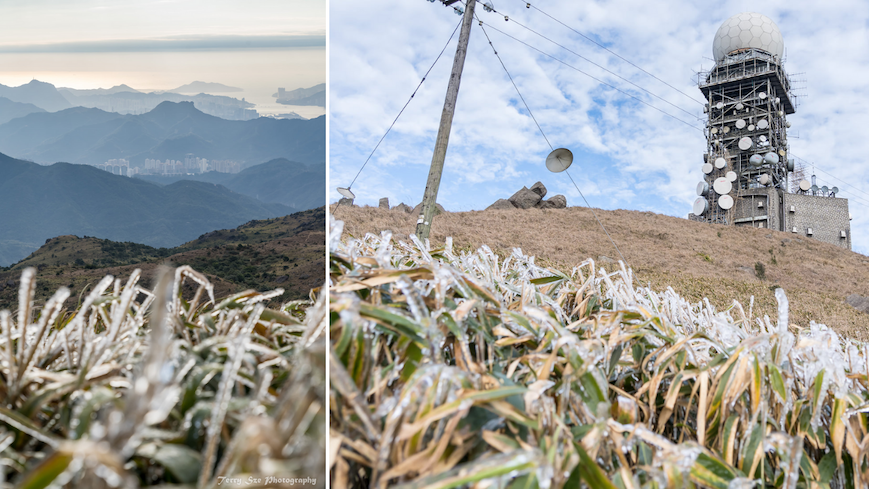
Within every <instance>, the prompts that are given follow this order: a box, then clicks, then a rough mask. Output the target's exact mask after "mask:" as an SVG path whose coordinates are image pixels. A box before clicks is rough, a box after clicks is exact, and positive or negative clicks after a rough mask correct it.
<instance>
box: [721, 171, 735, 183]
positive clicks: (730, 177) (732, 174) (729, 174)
mask: <svg viewBox="0 0 869 489" xmlns="http://www.w3.org/2000/svg"><path fill="white" fill-rule="evenodd" d="M724 178H726V179H728V180H730V181H731V182H735V181H736V178H737V176H736V172H735V171H729V172H727V173H725V174H724Z"/></svg>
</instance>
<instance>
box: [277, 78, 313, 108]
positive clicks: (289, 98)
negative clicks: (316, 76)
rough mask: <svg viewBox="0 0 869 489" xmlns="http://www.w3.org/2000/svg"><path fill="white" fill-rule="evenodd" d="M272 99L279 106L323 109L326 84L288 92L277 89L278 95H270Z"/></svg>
mask: <svg viewBox="0 0 869 489" xmlns="http://www.w3.org/2000/svg"><path fill="white" fill-rule="evenodd" d="M272 97H275V98H276V99H277V102H278V103H279V104H284V105H316V106H318V107H325V106H326V84H325V83H321V84H319V85H314V86H313V87H310V88H297V89H295V90H290V91H289V92H288V91H286V89H284V88H278V93H275V94H272Z"/></svg>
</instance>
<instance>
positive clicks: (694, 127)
mask: <svg viewBox="0 0 869 489" xmlns="http://www.w3.org/2000/svg"><path fill="white" fill-rule="evenodd" d="M480 22H482V21H480ZM489 28H490V29H492V30H493V31H496V32H499V33H501V34H502V35H504V36H507V37H509V38H510V39H513V40H514V41H516V42H518V43H521V44H524V45H525V46H526V47H528V48H530V49H533V50H534V51H537V52H538V53H540V54H542V55H544V56H546V57H548V58H551V59H553V60H555V61H557V62H559V63H561V64H563V65H564V66H567V67H568V68H570V69H572V70H575V71H578V72H579V73H582V74H583V75H585V76H587V77H589V78H591V79H592V80H594V81H596V82H598V83H600V84H601V85H604V86H607V87H609V88H612V89H613V90H616V91H618V92H620V93H622V94H624V95H627V96H628V97H630V98H632V99H634V100H636V101H637V102H640V103H641V104H643V105H645V106H647V107H649V108H652V109H654V110H657V111H658V112H660V113H662V114H664V115H665V116H667V117H669V118H671V119H674V120H676V121H679V122H681V123H682V124H685V125H686V126H688V127H690V128H692V129H695V130H697V131H700V132H701V133H702V132H703V129H701V128H699V127H697V126H695V125H694V124H691V123H690V122H686V121H684V120H682V119H680V118H678V117H676V116H674V115H671V114H669V113H667V112H665V111H664V110H662V109H659V108H658V107H655V106H654V105H652V104H650V103H648V102H646V101H645V100H643V99H641V98H639V97H636V96H634V95H631V94H630V93H628V92H626V91H624V90H622V89H621V88H618V87H616V86H614V85H610V84H609V83H607V82H605V81H603V80H601V79H599V78H596V77H595V76H592V75H590V74H588V73H586V72H584V71H582V70H581V69H579V68H577V67H575V66H573V65H571V64H570V63H568V62H566V61H563V60H561V59H559V58H556V57H555V56H553V55H551V54H549V53H547V52H545V51H543V50H541V49H539V48H536V47H534V46H532V45H530V44H528V43H527V42H525V41H523V40H521V39H518V38H516V37H514V36H512V35H510V34H507V33H506V32H504V31H502V30H501V29H498V28H497V27H494V26H492V24H489Z"/></svg>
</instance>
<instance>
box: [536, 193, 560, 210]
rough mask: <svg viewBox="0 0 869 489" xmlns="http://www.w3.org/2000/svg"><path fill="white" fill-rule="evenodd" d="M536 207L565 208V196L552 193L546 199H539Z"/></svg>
mask: <svg viewBox="0 0 869 489" xmlns="http://www.w3.org/2000/svg"><path fill="white" fill-rule="evenodd" d="M537 207H539V208H541V209H566V208H567V197H565V196H563V195H561V194H558V195H553V196H552V197H551V198H549V199H548V200H541V201H540V203H539V204H537Z"/></svg>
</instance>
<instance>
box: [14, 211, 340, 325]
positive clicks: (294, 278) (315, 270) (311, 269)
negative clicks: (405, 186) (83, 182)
mask: <svg viewBox="0 0 869 489" xmlns="http://www.w3.org/2000/svg"><path fill="white" fill-rule="evenodd" d="M325 242H326V232H325V208H323V207H321V208H319V209H313V210H309V211H305V212H299V213H296V214H291V215H288V216H284V217H279V218H274V219H265V220H258V221H250V222H248V223H246V224H243V225H242V226H239V227H238V228H235V229H224V230H218V231H212V232H209V233H206V234H204V235H201V236H200V237H199V238H197V239H195V240H192V241H190V242H187V243H184V244H183V245H181V246H178V247H175V248H154V247H151V246H147V245H142V244H138V243H131V242H115V241H110V240H107V239H99V238H93V237H77V236H72V235H64V236H58V237H56V238H52V239H49V240H47V241H46V243H45V244H44V245H43V246H42V247H40V248H39V249H38V250H36V251H35V252H33V253H32V254H31V255H30V256H28V257H27V258H25V259H24V260H21V261H20V262H18V263H15V264H13V265H12V266H10V267H7V268H4V269H0V309H2V308H14V307H15V306H16V305H17V302H18V285H19V283H18V280H19V276H20V275H21V272H22V270H24V269H25V268H28V267H33V268H36V269H37V278H38V282H39V286H38V288H37V289H36V299H37V304H43V303H45V301H46V300H47V299H48V297H49V294H50V293H53V292H54V291H55V290H57V289H58V288H59V287H61V286H63V287H67V288H69V289H70V292H71V294H72V295H73V296H74V297H78V296H79V295H81V294H83V293H86V291H88V290H90V288H91V287H93V285H94V284H96V283H97V282H98V281H99V279H100V278H102V277H103V276H105V275H107V274H111V275H113V276H116V277H125V276H129V275H130V273H132V271H133V270H134V269H137V268H138V269H141V270H142V277H143V283H144V284H145V285H146V286H150V285H151V281H152V279H153V278H154V276H155V274H156V272H157V270H158V269H159V267H160V265H163V264H166V265H172V266H181V265H190V266H192V267H193V268H194V269H196V270H198V271H200V272H202V273H204V274H205V275H206V276H207V277H208V279H209V280H210V281H211V282H212V284H213V286H214V290H215V293H216V294H218V295H222V296H225V295H229V294H232V293H236V292H240V291H242V290H247V289H254V290H258V291H262V290H267V289H276V288H279V287H280V288H282V289H284V290H285V292H284V294H283V295H282V296H279V297H277V298H275V299H274V301H275V302H276V303H277V302H280V301H288V300H293V299H303V298H307V297H308V295H309V292H310V290H311V289H313V288H317V287H321V286H322V285H323V280H324V277H323V271H324V263H325V261H324V260H325Z"/></svg>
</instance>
